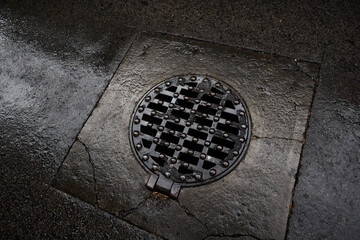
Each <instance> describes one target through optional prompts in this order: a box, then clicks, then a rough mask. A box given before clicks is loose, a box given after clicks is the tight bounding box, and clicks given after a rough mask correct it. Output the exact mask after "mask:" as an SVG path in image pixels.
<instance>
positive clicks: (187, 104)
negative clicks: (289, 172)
mask: <svg viewBox="0 0 360 240" xmlns="http://www.w3.org/2000/svg"><path fill="white" fill-rule="evenodd" d="M176 104H178V105H180V106H182V107H186V108H190V109H191V108H193V106H194V103H192V102H189V101H186V100H182V99H178V100H176Z"/></svg>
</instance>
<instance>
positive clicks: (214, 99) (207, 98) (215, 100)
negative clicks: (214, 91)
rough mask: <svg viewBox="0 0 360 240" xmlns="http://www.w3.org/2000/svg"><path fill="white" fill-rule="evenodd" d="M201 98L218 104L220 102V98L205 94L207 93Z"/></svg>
mask: <svg viewBox="0 0 360 240" xmlns="http://www.w3.org/2000/svg"><path fill="white" fill-rule="evenodd" d="M201 99H202V100H204V101H206V102H210V103H215V104H219V103H220V102H221V99H220V98H217V97H213V96H210V95H207V94H205V95H204V96H202V98H201Z"/></svg>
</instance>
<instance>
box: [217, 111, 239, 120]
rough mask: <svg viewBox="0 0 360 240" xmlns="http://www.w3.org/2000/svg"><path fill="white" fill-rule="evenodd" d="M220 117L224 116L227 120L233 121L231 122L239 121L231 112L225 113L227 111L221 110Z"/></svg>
mask: <svg viewBox="0 0 360 240" xmlns="http://www.w3.org/2000/svg"><path fill="white" fill-rule="evenodd" d="M220 117H222V118H225V119H227V120H230V121H233V122H237V123H238V122H239V117H238V116H237V115H235V114H231V113H227V112H222V113H221V115H220Z"/></svg>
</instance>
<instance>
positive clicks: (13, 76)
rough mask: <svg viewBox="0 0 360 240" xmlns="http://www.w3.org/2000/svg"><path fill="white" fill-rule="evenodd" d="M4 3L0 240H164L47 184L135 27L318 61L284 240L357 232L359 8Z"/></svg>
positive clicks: (0, 19) (340, 4)
mask: <svg viewBox="0 0 360 240" xmlns="http://www.w3.org/2000/svg"><path fill="white" fill-rule="evenodd" d="M0 6H1V9H0V62H1V65H0V158H1V162H0V163H1V170H0V171H1V174H0V181H1V187H0V191H1V201H0V209H1V211H0V226H1V227H0V231H1V238H3V239H9V238H10V239H17V238H28V239H29V238H30V239H31V238H32V239H37V238H41V239H43V238H69V239H71V238H90V239H95V238H123V239H126V238H145V239H147V238H150V237H154V238H158V237H159V238H161V236H155V235H154V234H153V233H151V232H146V231H144V230H141V229H139V228H138V227H136V226H133V225H131V224H129V223H127V222H126V221H124V220H120V219H118V218H117V217H115V216H113V215H111V214H108V213H107V212H104V211H102V210H99V209H97V208H96V207H93V206H92V205H89V204H87V203H84V202H82V201H80V200H78V199H77V198H74V197H72V196H71V195H67V194H65V193H63V192H61V191H58V190H56V189H55V188H52V187H51V185H52V183H53V180H54V177H55V175H56V174H57V172H58V170H59V167H60V166H61V164H62V162H63V161H64V159H65V158H66V156H67V154H68V152H69V149H70V147H71V146H72V145H73V143H74V141H75V139H76V137H77V136H78V134H79V132H80V130H81V129H82V127H83V125H84V124H85V122H86V121H87V119H88V118H89V116H90V115H91V113H92V111H93V109H94V108H95V106H96V104H97V102H98V100H99V98H100V97H101V96H102V92H103V91H104V89H105V88H106V86H107V85H108V83H109V81H110V79H111V78H112V76H113V74H114V73H115V71H116V69H117V68H118V66H119V64H120V63H121V62H122V60H123V57H124V55H125V54H126V52H127V51H128V49H129V48H130V46H131V44H132V42H133V40H134V38H135V37H136V35H137V34H138V33H139V31H142V30H147V31H150V32H152V31H153V32H160V33H165V34H168V35H175V36H181V37H186V38H194V39H198V40H202V41H207V42H212V43H217V44H225V45H231V46H237V47H243V48H246V49H252V50H254V51H264V52H267V53H271V54H274V55H281V56H286V57H291V58H297V59H301V60H306V61H309V62H314V63H317V64H319V65H320V75H319V81H318V84H317V87H316V88H315V94H314V98H313V101H312V106H311V115H310V116H309V120H308V126H307V131H306V136H305V137H306V141H305V143H304V145H303V149H302V153H301V161H300V167H299V169H298V174H297V176H296V184H295V189H294V197H293V201H292V209H291V212H290V214H289V215H290V217H289V221H288V225H287V238H288V239H324V238H328V239H355V238H356V237H357V236H359V235H360V225H359V220H360V217H359V216H360V204H359V203H360V195H359V194H358V190H359V188H360V180H359V176H358V173H359V170H360V157H359V156H360V107H359V106H360V82H359V81H360V75H359V72H360V69H359V64H360V61H359V56H360V41H359V34H360V32H359V31H360V27H359V16H360V14H359V13H360V7H359V4H358V3H356V2H355V1H354V2H351V1H324V2H321V3H314V2H308V3H304V2H303V1H302V2H292V3H287V4H285V3H282V4H280V3H274V2H261V3H234V2H233V1H212V2H211V3H205V2H200V1H199V2H196V1H191V2H190V1H189V2H188V1H183V2H181V3H179V2H177V1H167V2H162V1H111V0H109V1H102V2H100V1H86V2H85V3H84V2H83V1H61V2H51V3H49V2H46V1H5V2H2V3H0ZM233 237H238V238H241V236H233Z"/></svg>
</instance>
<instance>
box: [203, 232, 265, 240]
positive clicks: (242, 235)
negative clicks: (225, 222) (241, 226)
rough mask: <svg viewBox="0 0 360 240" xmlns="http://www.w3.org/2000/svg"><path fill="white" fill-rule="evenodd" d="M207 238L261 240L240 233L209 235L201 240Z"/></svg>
mask: <svg viewBox="0 0 360 240" xmlns="http://www.w3.org/2000/svg"><path fill="white" fill-rule="evenodd" d="M209 237H219V238H225V237H226V238H238V237H251V238H254V239H256V240H262V239H261V238H258V237H256V236H254V235H251V234H240V233H235V234H230V235H228V234H224V233H219V234H210V235H208V236H207V237H206V238H205V239H203V240H206V239H208V238H209Z"/></svg>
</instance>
